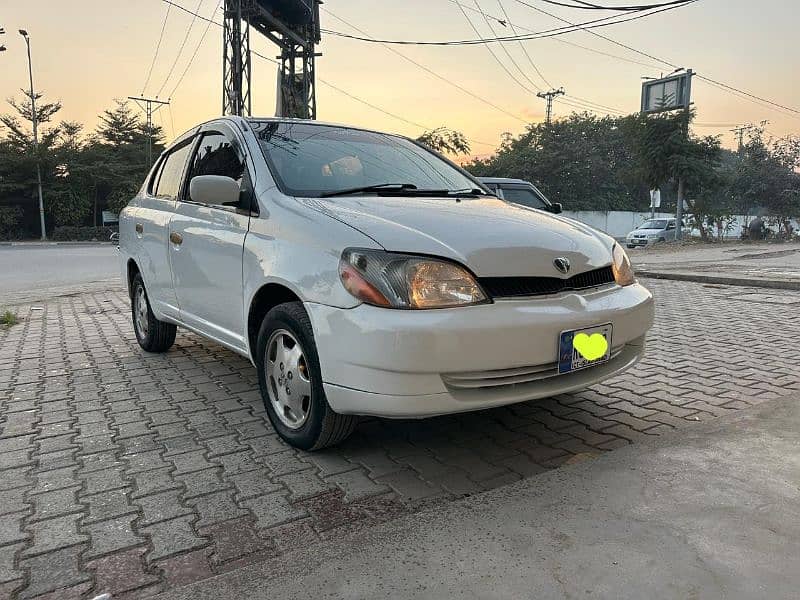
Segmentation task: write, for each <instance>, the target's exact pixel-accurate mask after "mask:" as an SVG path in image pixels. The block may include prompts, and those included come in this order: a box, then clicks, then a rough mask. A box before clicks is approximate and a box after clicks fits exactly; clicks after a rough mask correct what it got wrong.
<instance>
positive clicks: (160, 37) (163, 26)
mask: <svg viewBox="0 0 800 600" xmlns="http://www.w3.org/2000/svg"><path fill="white" fill-rule="evenodd" d="M170 10H172V6H171V5H169V4H167V14H165V15H164V22H163V23H161V33H160V34H159V35H158V42H157V43H156V50H155V52H154V53H153V60H152V61H151V62H150V68H149V69H148V70H147V77H146V78H145V80H144V85H143V86H142V93H141V95H142V96H144V92H145V90H146V89H147V85H148V84H149V83H150V77H151V76H152V75H153V67H155V65H156V59H157V58H158V51H159V50H160V49H161V42H162V41H163V39H164V30H166V28H167V21H168V20H169V11H170Z"/></svg>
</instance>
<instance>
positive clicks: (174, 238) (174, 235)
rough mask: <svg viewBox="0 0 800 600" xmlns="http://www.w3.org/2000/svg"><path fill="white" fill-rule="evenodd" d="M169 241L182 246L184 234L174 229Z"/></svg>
mask: <svg viewBox="0 0 800 600" xmlns="http://www.w3.org/2000/svg"><path fill="white" fill-rule="evenodd" d="M169 241H170V242H172V243H173V244H175V245H176V246H180V245H181V244H182V243H183V236H182V235H181V234H180V233H178V232H177V231H173V232H171V233H170V234H169Z"/></svg>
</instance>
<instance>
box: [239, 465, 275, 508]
mask: <svg viewBox="0 0 800 600" xmlns="http://www.w3.org/2000/svg"><path fill="white" fill-rule="evenodd" d="M225 478H226V479H227V480H229V481H231V482H232V483H233V485H234V486H235V488H236V499H237V500H238V501H242V500H245V499H247V498H253V497H255V496H261V495H263V494H269V493H271V492H277V491H279V490H282V489H283V486H281V485H280V484H277V483H273V482H272V481H270V479H269V477H268V476H267V470H266V469H265V468H263V467H261V469H260V470H258V471H247V472H246V473H238V474H233V475H228V474H227V473H226V474H225Z"/></svg>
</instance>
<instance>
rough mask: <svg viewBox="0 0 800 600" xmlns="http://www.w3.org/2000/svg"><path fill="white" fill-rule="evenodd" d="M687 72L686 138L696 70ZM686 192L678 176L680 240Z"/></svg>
mask: <svg viewBox="0 0 800 600" xmlns="http://www.w3.org/2000/svg"><path fill="white" fill-rule="evenodd" d="M686 74H687V75H688V77H689V82H688V84H687V87H688V92H687V98H686V108H685V109H684V112H685V114H686V126H685V128H684V135H685V136H686V139H689V113H690V111H691V106H692V105H691V89H692V77H693V76H694V72H693V71H692V70H691V69H687V70H686ZM685 193H686V182H685V181H684V180H683V177H679V178H678V206H677V207H676V210H675V239H676V240H680V239H682V238H683V197H684V195H685Z"/></svg>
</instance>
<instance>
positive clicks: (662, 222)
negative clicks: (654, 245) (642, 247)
mask: <svg viewBox="0 0 800 600" xmlns="http://www.w3.org/2000/svg"><path fill="white" fill-rule="evenodd" d="M666 228H667V221H666V219H654V220H652V221H645V222H644V223H642V224H641V225H639V227H637V229H666Z"/></svg>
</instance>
